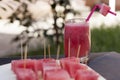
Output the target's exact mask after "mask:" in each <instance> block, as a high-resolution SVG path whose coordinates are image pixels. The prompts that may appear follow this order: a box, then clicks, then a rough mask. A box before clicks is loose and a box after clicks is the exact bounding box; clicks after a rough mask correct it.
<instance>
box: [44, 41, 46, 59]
mask: <svg viewBox="0 0 120 80" xmlns="http://www.w3.org/2000/svg"><path fill="white" fill-rule="evenodd" d="M44 59H46V44H45V40H44Z"/></svg>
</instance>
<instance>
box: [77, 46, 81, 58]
mask: <svg viewBox="0 0 120 80" xmlns="http://www.w3.org/2000/svg"><path fill="white" fill-rule="evenodd" d="M80 47H81V46H80V44H79V46H78V51H77V58H78V57H79V55H80Z"/></svg>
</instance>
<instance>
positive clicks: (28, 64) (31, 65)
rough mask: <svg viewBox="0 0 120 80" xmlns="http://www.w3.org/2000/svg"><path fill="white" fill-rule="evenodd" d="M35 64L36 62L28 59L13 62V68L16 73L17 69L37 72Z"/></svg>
mask: <svg viewBox="0 0 120 80" xmlns="http://www.w3.org/2000/svg"><path fill="white" fill-rule="evenodd" d="M35 62H36V60H33V59H26V60H13V61H12V62H11V66H12V67H11V68H12V70H13V71H14V72H15V70H16V68H27V69H32V70H35Z"/></svg>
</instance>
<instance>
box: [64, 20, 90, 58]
mask: <svg viewBox="0 0 120 80" xmlns="http://www.w3.org/2000/svg"><path fill="white" fill-rule="evenodd" d="M90 46H91V38H90V27H89V23H88V22H86V20H85V19H84V18H76V19H69V20H67V21H66V22H65V31H64V51H65V52H64V53H65V57H85V56H87V55H88V53H89V51H90Z"/></svg>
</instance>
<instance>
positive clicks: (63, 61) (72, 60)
mask: <svg viewBox="0 0 120 80" xmlns="http://www.w3.org/2000/svg"><path fill="white" fill-rule="evenodd" d="M67 62H74V63H80V58H76V57H67V58H62V59H60V65H61V67H62V68H63V69H66V68H67V67H66V63H67Z"/></svg>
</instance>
